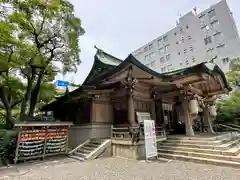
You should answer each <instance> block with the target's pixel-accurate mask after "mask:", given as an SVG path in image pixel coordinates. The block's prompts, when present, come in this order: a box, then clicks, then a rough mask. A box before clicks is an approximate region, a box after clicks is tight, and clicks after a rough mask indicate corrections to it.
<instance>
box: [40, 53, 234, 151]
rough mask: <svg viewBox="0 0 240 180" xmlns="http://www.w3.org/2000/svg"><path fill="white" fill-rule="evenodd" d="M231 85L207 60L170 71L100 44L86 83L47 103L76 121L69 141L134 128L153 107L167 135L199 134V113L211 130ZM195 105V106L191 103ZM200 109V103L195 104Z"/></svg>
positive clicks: (58, 114) (63, 117) (46, 108)
mask: <svg viewBox="0 0 240 180" xmlns="http://www.w3.org/2000/svg"><path fill="white" fill-rule="evenodd" d="M230 90H231V88H230V87H229V85H228V83H227V81H226V78H225V75H224V73H223V72H222V70H221V69H220V68H219V67H218V66H217V65H216V64H214V63H211V62H204V63H201V64H197V65H195V66H192V67H188V68H185V69H180V70H176V71H173V72H168V73H163V74H160V73H157V72H155V71H153V70H151V69H149V68H148V67H146V66H144V65H143V64H141V63H140V62H139V61H138V60H137V59H136V58H135V57H134V56H133V55H131V54H130V55H129V56H128V57H127V58H126V59H125V60H124V61H122V60H120V59H118V58H116V57H114V56H112V55H110V54H108V53H106V52H104V51H103V50H101V49H98V48H97V52H96V54H95V56H94V63H93V66H92V69H91V71H90V73H89V75H88V76H87V78H86V80H85V81H84V82H83V84H82V85H81V87H79V88H78V89H76V90H74V91H72V92H70V93H69V94H67V95H65V96H62V97H60V98H58V99H57V100H56V101H54V102H52V103H50V104H47V105H45V106H44V107H43V108H42V111H53V112H54V117H55V118H56V119H58V120H60V121H71V122H73V123H74V126H73V127H71V129H70V132H69V144H70V146H73V147H76V146H77V145H79V144H80V143H82V142H84V141H86V140H87V139H91V138H101V137H102V138H110V137H111V136H112V134H111V132H112V128H111V127H112V126H113V127H135V126H136V125H137V124H138V123H139V122H138V120H137V116H136V112H148V113H150V115H151V118H152V119H153V120H155V124H156V125H157V126H159V127H161V128H163V129H165V130H166V132H167V133H168V134H186V135H187V136H194V130H193V124H194V119H195V117H196V116H197V115H198V113H199V112H200V113H201V114H202V116H203V119H204V121H203V122H204V125H205V126H206V127H208V128H207V130H208V131H210V132H212V131H213V129H212V127H211V119H212V118H211V113H210V112H211V109H210V107H212V106H213V105H214V97H215V96H216V95H220V94H224V93H228V92H229V91H230ZM194 103H195V104H196V107H197V109H198V110H194V108H192V110H191V107H190V105H191V104H192V106H194ZM195 109H196V108H195Z"/></svg>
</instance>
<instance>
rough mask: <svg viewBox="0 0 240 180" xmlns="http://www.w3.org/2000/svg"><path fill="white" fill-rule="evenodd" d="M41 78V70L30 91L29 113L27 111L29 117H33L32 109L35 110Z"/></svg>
mask: <svg viewBox="0 0 240 180" xmlns="http://www.w3.org/2000/svg"><path fill="white" fill-rule="evenodd" d="M42 78H43V72H41V74H40V75H39V76H38V80H37V84H36V86H35V88H34V90H33V92H32V93H31V99H30V109H29V113H28V116H29V117H33V114H34V110H35V108H36V104H37V99H38V94H39V91H40V87H41V81H42Z"/></svg>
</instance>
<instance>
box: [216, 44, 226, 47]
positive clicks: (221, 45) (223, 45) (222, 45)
mask: <svg viewBox="0 0 240 180" xmlns="http://www.w3.org/2000/svg"><path fill="white" fill-rule="evenodd" d="M223 47H225V44H219V45H218V46H217V48H223Z"/></svg>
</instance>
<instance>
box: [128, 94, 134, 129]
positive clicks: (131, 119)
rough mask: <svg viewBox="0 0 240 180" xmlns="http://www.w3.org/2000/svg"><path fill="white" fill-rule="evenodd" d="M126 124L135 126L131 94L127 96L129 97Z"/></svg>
mask: <svg viewBox="0 0 240 180" xmlns="http://www.w3.org/2000/svg"><path fill="white" fill-rule="evenodd" d="M128 122H129V124H130V125H131V126H132V125H135V124H136V121H135V111H134V102H133V96H132V94H129V96H128Z"/></svg>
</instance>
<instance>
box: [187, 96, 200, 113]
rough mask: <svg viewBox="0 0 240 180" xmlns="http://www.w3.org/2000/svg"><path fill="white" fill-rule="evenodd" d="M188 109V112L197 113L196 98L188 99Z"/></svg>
mask: <svg viewBox="0 0 240 180" xmlns="http://www.w3.org/2000/svg"><path fill="white" fill-rule="evenodd" d="M189 111H190V114H198V112H199V105H198V101H197V100H196V99H192V100H190V101H189Z"/></svg>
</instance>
